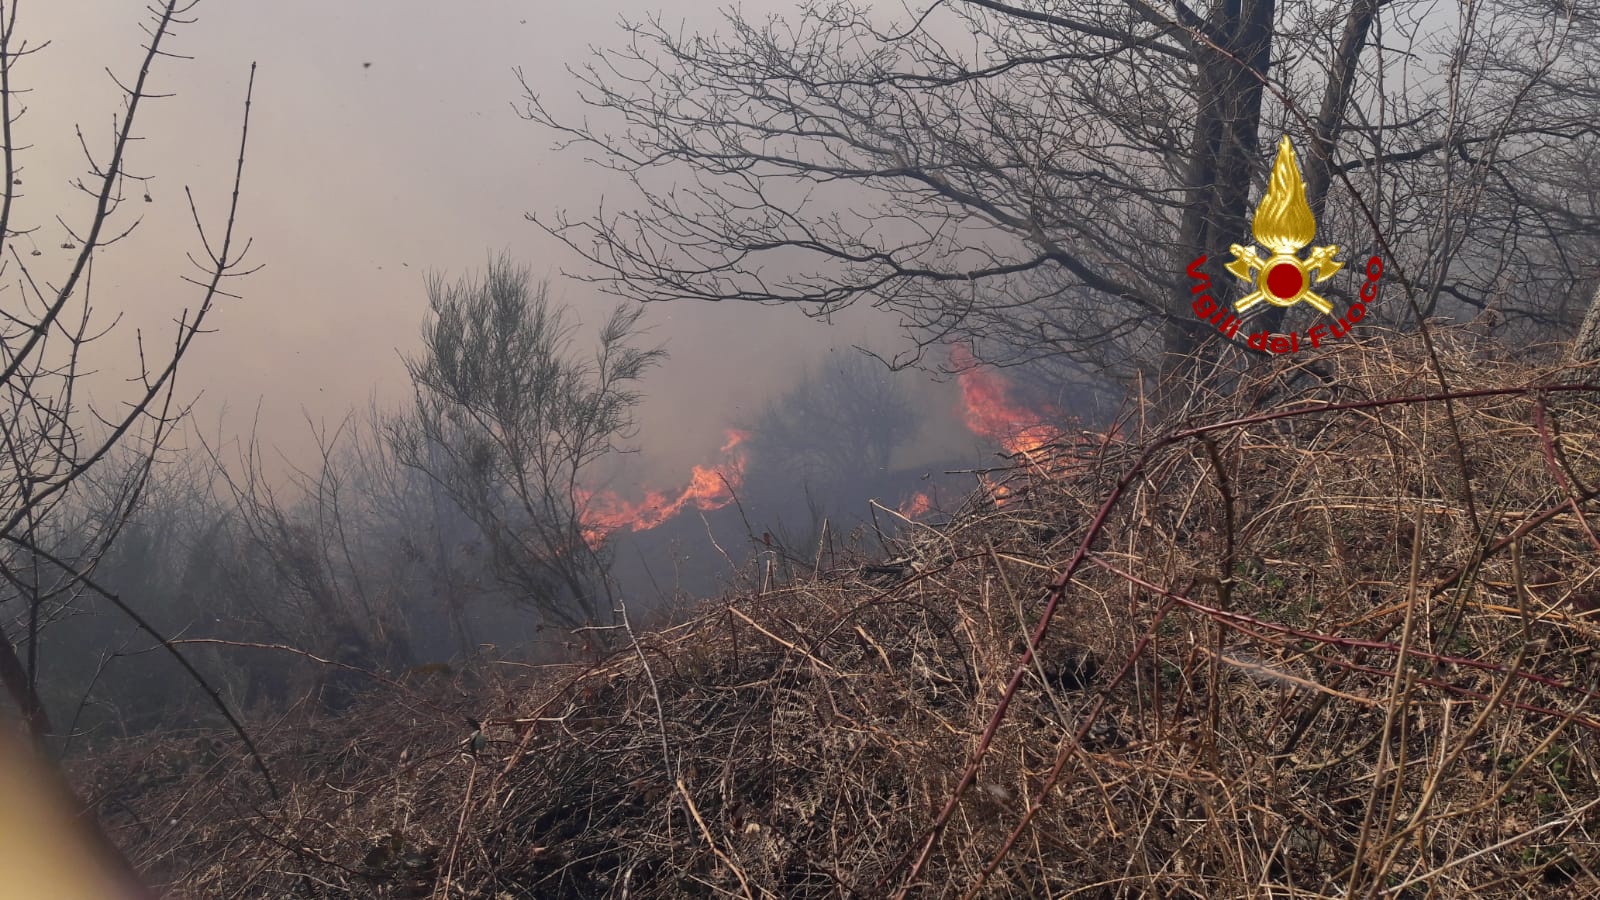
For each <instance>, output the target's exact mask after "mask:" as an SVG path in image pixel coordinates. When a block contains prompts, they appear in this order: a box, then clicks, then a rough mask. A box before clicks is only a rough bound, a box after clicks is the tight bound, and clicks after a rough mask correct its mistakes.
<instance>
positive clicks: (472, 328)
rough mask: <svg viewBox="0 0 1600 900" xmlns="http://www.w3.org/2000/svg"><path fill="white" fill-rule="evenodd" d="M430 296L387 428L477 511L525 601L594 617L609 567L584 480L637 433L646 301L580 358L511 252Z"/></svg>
mask: <svg viewBox="0 0 1600 900" xmlns="http://www.w3.org/2000/svg"><path fill="white" fill-rule="evenodd" d="M428 299H429V304H430V306H431V310H432V313H431V316H430V318H429V320H428V322H427V323H426V325H425V326H424V328H423V334H422V337H423V350H422V353H421V354H420V355H419V356H416V357H413V358H411V359H408V360H407V368H408V369H409V371H410V373H411V380H412V383H413V385H414V386H415V388H416V402H415V405H414V407H413V409H412V410H411V412H410V413H409V414H408V415H405V416H402V417H399V418H396V419H395V420H394V421H393V422H392V423H391V424H390V426H389V436H390V440H391V441H392V442H393V444H394V447H395V452H396V455H397V458H398V459H399V460H400V461H401V463H402V464H404V465H407V466H410V467H412V468H415V469H417V470H419V471H422V472H425V473H426V474H427V475H428V476H429V477H430V478H432V479H434V480H435V481H436V482H437V483H438V484H439V485H440V486H441V487H442V488H443V489H444V491H445V492H446V493H448V494H449V496H450V497H451V499H452V501H453V502H454V503H456V504H457V505H458V506H459V507H460V508H461V509H463V510H464V511H466V513H467V515H468V516H469V517H471V518H472V519H473V521H474V523H475V524H476V525H477V527H478V528H479V530H480V531H481V533H482V534H483V536H484V539H485V542H486V543H487V546H488V547H489V550H490V552H491V555H492V561H493V565H494V568H495V571H496V573H497V574H498V576H499V577H500V578H501V579H502V580H503V581H504V582H506V583H507V585H509V586H511V587H513V588H514V589H515V590H516V592H517V594H518V595H519V597H520V599H521V600H522V602H524V603H526V604H527V605H528V606H530V607H531V608H533V609H535V610H537V611H538V612H539V613H541V614H542V615H543V616H545V617H546V618H547V619H549V620H551V621H554V622H556V623H559V624H562V625H565V626H576V625H580V624H586V623H592V622H595V621H598V620H599V618H600V617H601V614H602V612H603V611H606V610H608V609H609V603H606V604H605V605H602V601H603V600H605V599H606V598H607V597H608V596H609V594H608V593H607V585H606V579H605V575H606V569H607V566H606V560H605V549H604V546H603V542H602V541H601V540H600V538H599V537H598V535H596V534H595V533H593V532H592V531H590V530H589V529H587V528H586V523H585V508H586V504H587V500H588V497H589V496H590V495H589V494H588V493H587V491H586V486H585V485H584V484H583V481H582V479H583V476H584V475H585V474H586V473H587V472H588V471H589V470H590V469H591V467H592V466H593V464H594V463H595V462H596V461H598V460H599V459H600V458H601V457H603V456H605V455H606V454H607V453H610V452H612V451H613V450H614V449H617V446H616V444H617V441H619V440H623V439H627V438H629V437H631V436H632V434H633V429H634V420H633V412H634V408H635V406H636V405H637V404H638V402H639V399H640V395H639V393H638V391H637V389H636V387H635V386H636V385H637V384H638V382H639V380H640V379H641V378H642V377H643V376H644V374H645V372H646V371H647V370H649V368H650V367H651V366H653V365H655V364H656V363H657V362H658V361H660V360H661V359H662V357H663V355H664V353H663V351H662V350H661V349H659V348H654V349H641V348H639V347H637V346H636V345H635V343H634V342H635V340H636V339H637V338H638V337H639V334H640V328H639V316H640V314H641V313H642V312H643V310H642V309H641V308H638V307H634V308H631V309H630V308H627V307H625V306H618V307H617V308H616V309H614V310H613V311H612V313H611V315H610V316H609V318H608V319H607V320H606V321H605V323H604V324H603V325H602V326H601V327H600V329H599V336H598V349H597V350H596V352H595V355H594V357H593V359H592V360H584V359H582V358H581V357H579V356H577V355H576V354H575V353H574V352H573V346H572V345H573V335H574V329H573V328H572V327H571V326H570V325H569V324H568V322H567V310H566V308H564V307H561V306H558V305H554V304H552V303H551V301H550V298H549V289H548V285H546V284H543V283H541V284H538V285H534V284H533V283H532V277H531V275H530V273H529V271H528V270H527V268H525V267H520V266H516V265H513V264H512V263H511V261H510V260H508V259H507V258H506V257H504V256H500V257H496V258H494V259H491V260H490V263H489V266H488V270H487V272H486V273H485V275H484V277H483V279H482V280H478V281H474V280H467V279H462V280H460V281H457V282H455V283H453V284H452V283H447V282H446V281H445V280H444V279H443V278H441V277H439V276H434V277H433V278H432V279H430V281H429V282H428Z"/></svg>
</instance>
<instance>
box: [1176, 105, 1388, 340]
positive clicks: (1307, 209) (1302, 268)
mask: <svg viewBox="0 0 1600 900" xmlns="http://www.w3.org/2000/svg"><path fill="white" fill-rule="evenodd" d="M1250 230H1251V232H1252V233H1253V234H1254V235H1255V239H1256V243H1259V244H1261V245H1262V246H1264V247H1266V249H1267V250H1268V251H1269V252H1270V253H1271V255H1270V256H1268V257H1266V258H1265V259H1263V258H1262V257H1261V254H1260V253H1258V252H1257V250H1256V248H1255V245H1254V244H1252V245H1250V246H1248V247H1243V246H1240V245H1238V244H1233V245H1232V246H1230V247H1229V248H1228V249H1229V250H1230V251H1232V253H1233V261H1232V262H1229V263H1228V264H1227V266H1226V268H1227V270H1228V271H1229V272H1231V273H1233V275H1234V276H1235V277H1237V278H1239V280H1241V281H1243V282H1244V283H1245V284H1246V285H1248V286H1249V290H1248V291H1247V292H1246V293H1245V294H1244V296H1242V297H1240V298H1239V299H1238V300H1237V301H1236V302H1235V303H1234V304H1233V309H1232V310H1231V311H1230V310H1228V309H1227V308H1226V307H1223V306H1221V305H1220V304H1218V303H1217V301H1216V300H1214V299H1212V297H1211V295H1210V294H1207V293H1205V291H1207V290H1208V289H1209V288H1210V287H1211V279H1210V277H1208V276H1207V275H1206V273H1205V272H1204V271H1203V270H1202V268H1201V267H1202V266H1204V265H1205V263H1206V257H1204V256H1202V257H1200V258H1199V259H1197V260H1195V261H1194V262H1192V263H1190V264H1189V268H1188V272H1189V277H1190V278H1192V279H1194V282H1195V284H1194V286H1193V287H1192V288H1190V293H1193V294H1195V295H1197V296H1196V297H1195V298H1194V303H1193V308H1194V314H1195V316H1197V317H1198V318H1199V319H1200V320H1201V321H1204V322H1208V323H1210V324H1212V325H1215V326H1216V328H1217V331H1218V332H1220V333H1221V334H1223V335H1224V336H1225V337H1228V338H1230V339H1233V338H1236V337H1237V336H1238V334H1239V325H1240V322H1241V320H1240V318H1239V317H1240V315H1243V314H1244V313H1246V312H1248V311H1249V310H1250V309H1251V308H1252V307H1254V306H1256V305H1258V304H1261V303H1270V304H1272V305H1273V306H1280V307H1284V308H1288V307H1292V306H1294V305H1296V304H1299V303H1304V304H1306V305H1307V306H1310V307H1311V308H1313V309H1315V310H1316V311H1317V312H1320V313H1322V314H1323V315H1325V316H1331V317H1332V318H1331V320H1330V321H1327V322H1318V323H1317V324H1315V325H1312V326H1311V327H1310V328H1308V329H1306V331H1305V334H1304V344H1302V342H1301V339H1302V336H1301V334H1300V333H1299V332H1292V331H1291V332H1289V333H1288V334H1270V333H1268V332H1266V331H1258V332H1256V333H1254V334H1251V335H1249V337H1248V338H1247V341H1246V342H1247V344H1248V345H1249V346H1250V347H1251V349H1254V350H1260V351H1263V352H1268V353H1294V352H1297V351H1299V350H1300V348H1301V347H1302V346H1306V347H1318V346H1321V344H1322V342H1323V341H1324V340H1327V339H1329V338H1341V337H1344V336H1345V335H1346V334H1348V333H1349V331H1350V327H1351V326H1352V325H1354V324H1356V323H1357V322H1359V321H1361V320H1362V318H1363V317H1365V316H1366V314H1367V304H1368V303H1371V302H1372V301H1373V300H1375V299H1377V296H1378V279H1379V277H1381V276H1382V275H1383V260H1382V259H1380V258H1378V257H1376V256H1374V257H1371V258H1370V259H1368V260H1367V280H1366V281H1365V282H1364V283H1363V284H1362V285H1361V296H1360V299H1359V300H1357V301H1356V302H1354V303H1351V304H1350V308H1349V309H1347V310H1345V312H1344V314H1343V315H1339V316H1334V315H1333V304H1332V303H1329V302H1328V300H1327V299H1326V298H1324V297H1323V296H1322V295H1320V294H1318V293H1317V292H1316V290H1315V289H1314V288H1315V287H1316V286H1317V285H1318V284H1321V283H1322V282H1324V281H1327V280H1328V279H1329V278H1330V277H1332V276H1333V275H1334V273H1336V272H1338V271H1339V270H1340V269H1342V268H1344V263H1342V262H1340V261H1339V260H1338V259H1336V258H1335V257H1336V256H1337V255H1338V253H1339V247H1338V245H1336V244H1329V245H1327V246H1323V247H1312V248H1311V252H1310V253H1309V254H1308V255H1307V256H1305V257H1304V258H1302V257H1301V256H1300V252H1301V251H1302V250H1304V249H1305V248H1306V245H1307V244H1310V243H1311V241H1312V240H1313V239H1314V238H1315V237H1316V236H1317V220H1316V218H1315V217H1313V216H1312V215H1311V204H1309V203H1307V202H1306V185H1305V182H1304V181H1303V180H1302V179H1301V176H1300V164H1299V162H1298V161H1297V160H1296V159H1295V155H1294V145H1293V144H1291V143H1289V138H1288V137H1287V136H1285V137H1284V138H1283V140H1281V141H1279V142H1278V159H1277V161H1276V162H1274V163H1273V164H1272V178H1271V180H1270V182H1269V183H1268V185H1267V192H1266V193H1265V194H1264V195H1262V197H1261V202H1260V203H1259V204H1257V206H1256V214H1255V218H1254V219H1253V220H1252V221H1251V223H1250Z"/></svg>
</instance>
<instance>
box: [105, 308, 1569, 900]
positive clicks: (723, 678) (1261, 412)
mask: <svg viewBox="0 0 1600 900" xmlns="http://www.w3.org/2000/svg"><path fill="white" fill-rule="evenodd" d="M1435 339H1436V341H1437V342H1438V343H1439V347H1438V349H1437V354H1436V358H1431V357H1430V354H1429V353H1427V352H1425V350H1424V348H1423V346H1422V344H1421V343H1420V342H1419V341H1418V340H1417V339H1416V338H1400V337H1390V338H1388V339H1387V340H1385V341H1370V342H1367V343H1365V344H1355V343H1349V344H1345V345H1343V346H1341V347H1339V348H1338V349H1336V350H1333V351H1331V352H1328V353H1324V354H1323V355H1321V356H1318V357H1316V358H1315V359H1312V360H1302V361H1299V362H1295V363H1290V362H1284V363H1283V364H1282V365H1281V366H1280V367H1279V368H1278V369H1276V370H1274V371H1273V372H1270V373H1266V374H1263V375H1260V376H1258V377H1255V378H1254V379H1252V380H1250V381H1248V382H1247V383H1244V384H1242V385H1239V386H1237V388H1236V389H1233V390H1230V391H1229V393H1228V394H1227V396H1218V397H1211V398H1197V400H1196V401H1195V403H1194V404H1193V405H1192V406H1191V407H1190V408H1189V409H1188V410H1186V411H1185V412H1184V413H1182V414H1180V416H1179V417H1178V418H1177V419H1175V420H1172V421H1169V422H1167V423H1166V424H1164V425H1162V426H1160V427H1156V426H1153V425H1148V424H1147V425H1145V426H1143V427H1142V428H1141V427H1139V426H1138V425H1137V423H1134V424H1130V426H1129V428H1128V429H1126V430H1127V431H1128V432H1129V433H1141V434H1144V435H1148V436H1149V437H1146V438H1143V439H1141V440H1140V441H1138V442H1134V441H1129V442H1121V441H1105V442H1103V443H1101V444H1099V445H1098V446H1095V447H1093V448H1091V449H1092V452H1089V451H1086V450H1081V449H1080V450H1076V451H1074V453H1077V454H1079V455H1082V456H1084V457H1085V458H1084V459H1083V460H1081V461H1077V462H1075V463H1074V469H1073V474H1070V475H1062V474H1060V468H1061V465H1060V463H1061V461H1062V460H1061V457H1059V456H1058V457H1056V458H1054V459H1053V460H1051V461H1048V462H1042V461H1041V460H1038V459H1034V460H1019V461H1017V467H1016V469H1015V470H1014V471H1013V472H1011V473H1010V475H1009V483H1008V484H1007V486H1006V488H1007V491H1008V493H1007V495H1006V499H1005V500H1004V502H1003V503H1000V504H998V505H996V504H994V503H987V504H985V503H973V504H972V505H971V506H970V508H968V509H966V510H964V511H963V512H962V513H961V514H960V515H958V516H956V517H954V519H953V520H952V521H951V522H949V524H947V525H943V526H940V527H932V526H921V525H919V526H916V527H913V528H910V529H909V530H908V531H907V536H906V537H905V538H904V539H903V540H902V544H903V547H902V549H903V551H904V552H903V554H902V555H901V556H900V557H899V558H898V559H896V560H893V561H884V560H878V561H876V562H874V564H872V565H871V566H857V567H853V568H849V569H845V570H837V569H836V570H835V571H833V572H831V573H822V574H820V575H819V576H818V577H817V578H815V579H813V580H809V581H806V582H804V583H795V584H789V585H780V586H776V587H772V586H768V588H767V589H766V590H764V591H757V590H752V591H749V592H746V593H744V594H742V595H739V596H734V597H732V598H731V599H729V598H725V599H723V600H721V601H718V602H716V603H710V604H706V605H704V606H702V607H701V608H699V609H698V610H697V611H696V612H695V614H694V615H692V616H691V617H690V618H689V619H688V620H687V621H685V622H683V623H682V624H678V625H676V626H673V627H666V628H661V629H657V630H645V629H639V630H637V631H635V630H632V629H619V630H616V631H613V632H609V633H608V634H609V636H610V638H611V642H612V645H613V646H615V647H616V648H617V649H616V650H615V651H614V652H611V653H610V654H609V655H606V656H603V657H600V658H598V659H595V660H591V661H587V662H583V663H574V664H571V665H566V666H557V667H552V668H549V669H545V670H540V671H538V672H536V673H532V674H530V675H528V677H521V678H517V679H502V680H501V681H499V682H497V683H496V684H494V685H492V686H488V687H480V688H474V689H472V690H470V691H467V692H466V693H461V692H460V688H459V686H457V687H454V688H452V687H447V686H435V687H427V688H424V687H414V688H411V689H409V690H407V691H401V692H396V691H392V690H391V691H380V692H375V693H373V694H371V695H368V697H367V699H366V700H365V701H364V702H363V703H362V704H361V705H360V706H359V707H358V708H357V710H355V711H354V712H353V714H351V715H349V716H346V717H342V718H340V719H337V720H332V721H329V720H315V719H309V718H304V717H301V718H294V717H290V718H285V719H283V720H279V721H275V722H267V723H262V724H261V725H260V726H259V733H258V734H257V735H256V736H257V738H258V741H259V743H260V745H261V746H262V749H263V750H264V751H265V753H266V754H267V757H268V758H269V760H271V761H272V763H273V765H274V766H275V775H276V777H277V780H278V781H279V782H280V785H281V790H282V796H281V797H279V798H277V799H270V798H268V797H267V796H266V794H265V792H264V791H263V789H262V787H261V782H260V779H259V776H258V775H257V774H256V773H254V772H253V771H252V770H251V769H250V768H249V767H248V765H247V763H246V760H245V757H244V756H243V755H242V754H239V753H235V752H233V751H232V750H230V749H228V747H229V746H231V745H228V746H223V745H222V744H221V743H219V742H223V741H227V740H228V738H227V737H226V736H224V737H221V738H216V739H212V738H202V739H199V740H198V741H195V740H187V739H186V740H179V739H169V740H167V741H164V742H156V743H154V744H151V743H145V744H140V745H138V746H137V747H134V746H130V747H125V748H123V749H121V750H119V751H117V753H115V754H107V755H103V756H101V757H99V758H98V759H96V760H94V761H92V763H91V764H88V765H86V766H84V767H82V768H81V769H80V771H79V772H78V774H79V776H80V783H81V784H84V786H85V788H86V792H88V793H90V794H91V796H92V798H93V799H95V800H96V801H97V802H98V807H99V809H100V812H101V815H102V818H103V819H104V821H105V822H106V823H107V826H108V828H109V829H110V830H111V832H112V834H113V837H114V838H115V839H117V840H118V841H119V842H120V843H121V844H122V845H123V846H125V847H127V848H128V849H129V851H130V854H131V855H132V856H133V857H134V859H135V861H136V862H137V863H138V864H139V865H141V866H142V867H144V868H145V869H146V870H147V871H149V872H150V873H151V874H152V875H153V876H154V877H155V878H157V879H160V880H162V881H163V882H165V883H166V884H167V885H169V887H170V889H171V891H172V892H173V894H174V895H175V896H180V897H181V896H194V897H223V896H274V897H276V896H296V897H410V896H415V897H423V896H437V897H480V898H496V900H498V898H503V897H511V898H521V897H623V896H627V897H680V896H705V897H719V896H733V897H782V898H788V897H835V896H848V897H883V896H895V895H897V893H899V892H902V891H903V892H905V894H906V895H908V896H918V897H955V896H963V895H971V896H983V897H1001V896H1017V897H1043V896H1076V895H1084V896H1093V897H1098V896H1107V897H1110V896H1128V897H1133V896H1192V897H1220V896H1353V895H1360V896H1418V897H1420V896H1424V895H1425V894H1428V893H1429V892H1431V894H1432V895H1436V896H1445V897H1451V896H1455V897H1461V896H1492V895H1496V894H1500V895H1515V896H1527V895H1535V896H1538V895H1547V896H1592V895H1594V892H1596V891H1597V890H1600V879H1597V874H1596V873H1597V872H1600V849H1597V844H1596V841H1597V838H1600V791H1597V787H1596V785H1597V777H1600V770H1597V761H1600V752H1597V749H1596V736H1597V730H1600V704H1597V703H1596V702H1595V700H1596V697H1597V692H1600V683H1597V682H1600V675H1597V673H1600V659H1597V656H1600V612H1597V609H1600V580H1597V577H1596V573H1597V570H1600V538H1597V536H1596V533H1595V519H1596V518H1597V517H1596V515H1595V505H1596V504H1595V502H1594V498H1595V496H1596V494H1597V493H1600V445H1597V441H1596V438H1597V436H1600V393H1596V392H1589V391H1586V390H1579V389H1575V388H1574V387H1573V386H1574V385H1576V384H1581V383H1585V382H1587V383H1591V384H1600V372H1594V371H1586V370H1580V369H1567V370H1534V369H1531V368H1528V367H1526V366H1520V365H1513V364H1510V363H1505V362H1497V361H1496V360H1495V359H1493V358H1490V357H1488V356H1485V355H1483V354H1480V353H1478V352H1476V351H1475V350H1474V349H1473V348H1472V346H1471V343H1470V341H1468V340H1467V339H1466V338H1464V337H1461V336H1459V335H1453V334H1449V333H1443V334H1436V335H1435ZM1308 367H1309V368H1308ZM1302 369H1304V371H1300V370H1302ZM1441 370H1442V372H1443V375H1444V377H1445V380H1446V382H1447V384H1448V390H1446V389H1444V388H1441V386H1440V381H1439V374H1440V371H1441ZM1291 376H1293V377H1291ZM1297 384H1298V385H1301V386H1300V387H1295V386H1294V385H1297ZM1306 384H1310V385H1312V386H1311V387H1305V386H1304V385H1306ZM1531 385H1544V386H1546V387H1548V388H1549V389H1547V390H1530V389H1528V388H1529V386H1531ZM1586 517H1587V518H1586ZM469 717H471V718H472V719H473V720H475V721H476V722H481V726H482V730H481V732H480V731H475V730H474V728H473V725H470V724H468V723H467V722H468V718H469ZM196 747H199V748H201V749H200V750H199V751H196V749H195V748H196ZM163 754H166V755H165V756H163ZM168 757H176V758H177V762H171V761H170V760H168ZM152 759H154V760H155V762H152ZM162 760H168V761H166V762H163V761H162ZM169 770H170V771H169ZM141 781H142V782H143V783H139V782H141Z"/></svg>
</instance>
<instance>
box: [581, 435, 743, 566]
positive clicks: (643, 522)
mask: <svg viewBox="0 0 1600 900" xmlns="http://www.w3.org/2000/svg"><path fill="white" fill-rule="evenodd" d="M726 434H727V440H725V441H724V442H723V444H722V451H721V452H722V456H723V460H722V462H721V463H720V464H718V465H714V466H695V467H694V468H693V469H692V470H691V471H690V473H689V484H688V486H687V487H685V488H684V489H683V490H681V491H679V492H678V493H677V495H676V496H670V495H669V494H667V493H666V492H665V491H646V492H645V495H644V499H643V500H638V501H634V500H625V499H623V498H622V497H621V496H619V495H618V494H616V493H614V492H612V491H600V492H598V493H591V492H587V491H585V492H580V494H579V497H578V500H579V504H580V505H581V507H582V509H583V513H582V519H583V538H584V540H585V541H588V542H589V545H590V546H598V545H599V544H600V542H601V541H604V540H605V538H606V536H607V535H609V534H611V533H612V532H614V531H618V530H622V529H626V530H628V531H648V530H649V529H651V528H655V527H656V526H658V525H660V524H661V523H663V522H665V521H667V520H668V519H671V518H672V517H673V516H676V515H677V514H678V513H681V512H683V511H684V510H685V509H688V508H693V509H698V510H703V511H707V512H709V511H711V510H713V509H721V508H722V507H724V506H727V505H728V504H729V503H732V502H733V492H732V489H737V488H738V487H739V485H740V484H741V483H742V482H743V480H744V463H745V455H744V451H743V450H740V449H739V445H740V444H741V443H743V442H744V439H745V437H746V436H747V435H746V434H745V433H744V432H742V431H736V430H734V429H732V428H730V429H728V430H727V432H726Z"/></svg>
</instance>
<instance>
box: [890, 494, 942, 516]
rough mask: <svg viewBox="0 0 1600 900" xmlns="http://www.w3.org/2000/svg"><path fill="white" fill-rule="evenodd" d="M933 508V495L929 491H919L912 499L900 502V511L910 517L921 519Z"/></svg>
mask: <svg viewBox="0 0 1600 900" xmlns="http://www.w3.org/2000/svg"><path fill="white" fill-rule="evenodd" d="M931 509H933V497H932V496H930V495H929V494H928V492H927V491H919V492H918V493H916V494H915V495H913V496H912V497H911V499H909V500H907V501H906V502H904V503H902V504H900V508H899V510H898V512H899V513H900V515H902V516H905V517H906V518H908V519H920V518H922V517H923V516H925V515H927V514H928V512H929V510H931Z"/></svg>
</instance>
